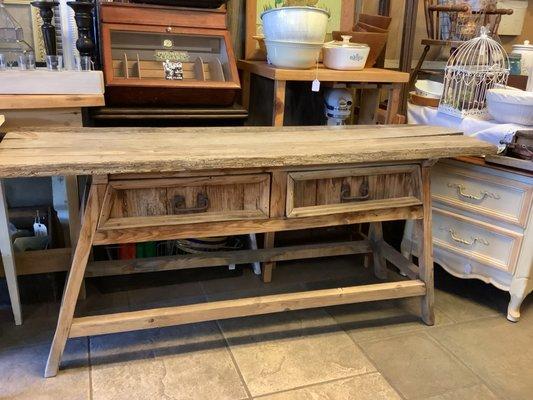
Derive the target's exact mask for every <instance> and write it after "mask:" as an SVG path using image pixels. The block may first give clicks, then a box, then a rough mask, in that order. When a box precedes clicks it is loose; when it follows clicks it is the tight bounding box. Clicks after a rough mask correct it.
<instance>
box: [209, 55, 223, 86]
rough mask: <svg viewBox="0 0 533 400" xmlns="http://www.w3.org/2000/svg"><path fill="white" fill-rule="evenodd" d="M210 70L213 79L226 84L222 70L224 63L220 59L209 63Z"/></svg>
mask: <svg viewBox="0 0 533 400" xmlns="http://www.w3.org/2000/svg"><path fill="white" fill-rule="evenodd" d="M209 69H210V72H211V79H212V80H214V81H219V82H226V78H224V70H223V69H222V63H221V62H220V59H218V58H215V59H213V60H212V61H210V62H209Z"/></svg>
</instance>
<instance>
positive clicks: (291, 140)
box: [0, 125, 496, 178]
mask: <svg viewBox="0 0 533 400" xmlns="http://www.w3.org/2000/svg"><path fill="white" fill-rule="evenodd" d="M495 151H496V148H495V147H494V146H492V145H490V144H488V143H485V142H482V141H480V140H477V139H473V138H470V137H466V136H462V135H461V133H460V132H458V131H456V130H450V129H448V128H442V127H433V126H424V125H403V126H393V125H390V126H386V125H383V126H376V125H373V126H344V127H326V126H316V127H281V128H275V127H231V128H219V127H216V128H64V129H56V128H49V129H47V130H24V131H14V132H8V133H7V134H6V135H5V137H4V138H3V140H2V141H1V142H0V177H1V178H7V177H25V176H54V175H84V174H88V175H96V174H117V173H144V172H169V171H186V170H200V169H203V170H205V169H219V168H262V167H264V168H268V167H278V166H291V165H298V166H306V165H324V164H344V163H346V164H348V163H369V162H386V161H404V160H422V159H432V158H449V157H455V156H458V155H461V156H464V155H482V154H494V153H495Z"/></svg>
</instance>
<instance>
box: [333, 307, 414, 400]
mask: <svg viewBox="0 0 533 400" xmlns="http://www.w3.org/2000/svg"><path fill="white" fill-rule="evenodd" d="M325 311H326V313H327V314H328V315H329V316H330V317H331V318H332V319H333V320H334V321H335V323H336V324H337V325H338V326H339V328H340V329H341V330H342V331H343V332H344V333H345V334H346V335H348V337H349V338H350V340H351V341H352V343H353V344H354V345H355V347H357V348H358V349H359V350H361V353H363V355H364V356H365V357H366V359H367V360H368V361H369V362H370V364H372V366H373V367H374V368H375V369H376V372H378V373H379V374H380V375H381V376H382V377H383V379H384V380H385V382H387V383H388V384H389V386H390V387H391V388H392V389H394V391H395V392H396V393H397V394H398V396H400V398H402V399H404V400H405V399H406V397H405V396H404V394H403V393H402V392H400V390H398V388H397V387H396V386H395V385H393V384H392V383H391V382H390V381H389V380H388V379H387V377H386V376H385V374H384V373H383V371H382V370H381V369H380V368H378V366H377V365H376V364H375V363H374V361H373V360H372V358H370V357H369V356H368V354H367V353H366V351H364V349H363V348H362V347H361V346H359V344H358V343H357V342H356V341H355V339H354V338H353V337H352V335H350V333H349V332H348V331H346V329H344V327H343V326H342V325H341V324H339V323H338V322H337V320H336V319H335V317H334V316H333V315H332V314H331V313H330V312H329V311H328V309H327V308H326V309H325Z"/></svg>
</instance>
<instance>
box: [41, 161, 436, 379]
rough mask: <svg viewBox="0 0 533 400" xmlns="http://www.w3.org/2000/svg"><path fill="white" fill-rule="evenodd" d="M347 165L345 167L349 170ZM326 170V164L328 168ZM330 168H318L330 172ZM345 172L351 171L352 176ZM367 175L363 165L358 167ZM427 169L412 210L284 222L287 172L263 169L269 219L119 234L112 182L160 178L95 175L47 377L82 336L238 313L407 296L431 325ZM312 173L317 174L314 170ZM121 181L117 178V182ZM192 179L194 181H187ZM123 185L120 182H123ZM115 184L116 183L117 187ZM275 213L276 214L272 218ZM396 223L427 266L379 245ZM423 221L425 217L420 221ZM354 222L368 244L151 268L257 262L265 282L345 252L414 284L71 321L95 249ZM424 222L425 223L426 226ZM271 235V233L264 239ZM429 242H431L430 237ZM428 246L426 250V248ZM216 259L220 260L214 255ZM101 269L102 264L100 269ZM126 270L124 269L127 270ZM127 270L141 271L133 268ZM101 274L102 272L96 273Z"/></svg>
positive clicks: (202, 258) (249, 253)
mask: <svg viewBox="0 0 533 400" xmlns="http://www.w3.org/2000/svg"><path fill="white" fill-rule="evenodd" d="M348 167H349V166H348ZM329 168H331V167H329ZM329 168H328V167H323V169H324V171H325V172H326V173H327V171H328V170H329ZM353 168H355V166H353V167H352V169H347V171H349V172H352V173H353V172H354V170H353ZM377 168H385V173H386V172H388V171H389V170H390V169H391V168H400V169H402V170H406V169H409V170H413V169H414V170H417V169H418V168H419V167H418V166H415V165H412V166H400V167H387V166H385V167H376V169H377ZM363 169H364V170H365V171H364V172H367V171H366V169H365V168H363ZM427 170H429V167H427V166H422V171H423V173H422V182H421V184H422V187H423V188H424V189H423V195H422V204H419V205H416V206H410V205H403V204H389V205H388V207H387V208H385V209H383V210H376V209H374V210H369V211H353V210H352V211H350V212H345V213H343V214H330V215H322V216H318V217H308V218H305V217H304V218H290V219H289V218H287V217H285V216H284V212H283V211H280V210H283V206H284V204H285V203H286V201H287V199H286V197H287V188H286V184H284V182H287V179H288V172H287V171H283V170H267V172H269V174H270V175H271V184H272V187H271V190H270V199H269V200H270V201H269V203H270V205H269V208H270V212H269V214H270V216H271V217H270V218H269V219H266V220H249V221H243V220H240V221H235V222H234V221H220V222H213V223H189V224H183V225H171V224H170V225H169V223H168V222H166V221H164V220H160V221H159V224H160V225H159V226H153V224H149V225H150V226H149V227H146V228H144V227H143V226H142V225H141V226H139V227H136V226H129V227H125V228H123V229H119V230H103V229H102V228H101V218H102V217H103V216H104V218H105V215H106V211H105V208H106V207H107V206H106V204H108V203H106V202H107V201H108V200H107V199H108V198H109V193H110V187H111V185H113V184H114V183H115V182H118V184H119V185H120V184H121V182H122V184H125V185H126V186H127V187H143V186H146V185H148V186H150V187H151V186H153V184H154V183H155V181H158V180H157V179H154V177H153V174H152V175H150V177H149V178H148V179H147V182H146V183H143V182H142V180H132V181H124V180H122V179H121V177H120V175H118V176H113V175H109V176H98V177H95V178H94V179H93V184H92V186H91V189H90V193H89V198H88V200H87V206H86V209H85V212H84V217H83V222H82V227H81V232H80V236H79V241H78V245H77V247H76V251H75V253H74V257H73V260H72V268H71V272H70V274H69V277H68V281H67V284H66V288H65V292H64V294H63V301H62V306H61V310H60V315H59V321H58V325H57V329H56V333H55V335H54V340H53V342H52V347H51V349H50V354H49V357H48V362H47V365H46V370H45V376H46V377H51V376H55V375H56V374H57V372H58V369H59V363H60V360H61V356H62V353H63V350H64V348H65V344H66V341H67V339H68V338H75V337H81V336H87V335H100V334H107V333H116V332H124V331H131V330H138V329H148V328H155V327H164V326H172V325H179V324H186V323H194V322H201V321H209V320H215V319H226V318H233V317H238V316H248V315H258V314H265V313H275V312H282V311H287V310H299V309H304V308H313V307H323V306H330V305H337V304H348V303H357V302H364V301H375V300H385V299H395V298H404V297H421V299H422V316H423V317H422V318H423V320H424V322H425V323H426V324H428V325H432V324H433V323H434V315H433V275H432V263H431V253H432V250H431V240H430V239H431V236H430V231H428V228H430V217H429V215H430V208H427V206H428V202H431V198H430V197H429V195H428V194H429V172H427ZM311 173H312V174H316V173H317V172H311ZM240 176H241V175H228V176H221V177H220V178H227V179H232V178H238V177H240ZM117 179H118V180H117ZM192 179H193V180H194V179H197V178H192ZM159 181H161V183H162V185H163V186H164V185H165V184H167V185H168V184H169V181H168V179H165V178H162V179H160V180H159ZM124 182H125V183H124ZM115 185H116V183H115ZM276 215H279V217H276ZM398 219H417V221H421V222H420V229H421V231H422V233H423V236H422V237H424V240H423V241H422V244H421V248H422V249H423V251H424V252H425V254H426V257H425V259H424V260H425V262H426V264H424V263H422V264H421V266H420V267H417V266H416V265H414V264H411V263H410V262H409V261H408V260H406V259H403V258H402V256H401V254H400V253H399V252H397V251H396V250H394V249H393V248H392V247H390V246H389V245H387V244H386V243H385V242H384V241H383V234H382V229H381V221H387V220H398ZM420 219H422V220H420ZM356 222H371V230H370V234H369V237H368V239H363V240H360V241H354V242H345V243H335V244H326V245H324V244H319V245H306V246H294V247H293V246H291V247H286V248H278V249H274V248H273V243H268V244H267V246H265V248H264V249H262V250H244V251H234V252H230V253H226V254H224V255H222V254H220V255H218V254H211V255H209V254H207V255H197V256H192V257H184V258H183V259H181V260H179V259H178V260H170V259H168V258H164V259H162V260H159V262H157V263H156V264H154V265H153V269H152V270H168V269H182V268H198V267H205V266H213V265H219V264H221V263H228V262H229V263H237V262H241V263H242V262H246V261H249V260H254V261H262V262H263V263H264V264H263V279H264V280H266V281H268V280H270V279H271V277H272V269H271V266H272V263H274V262H276V261H282V260H293V259H298V258H300V259H306V258H313V257H325V256H332V255H344V254H365V253H369V252H374V270H375V273H376V275H377V276H378V277H380V278H385V277H386V275H387V273H386V261H385V260H389V261H390V262H393V263H395V265H396V266H397V267H398V268H399V269H400V270H401V271H404V272H405V274H406V275H407V276H409V277H411V278H412V279H411V280H409V281H400V282H386V283H379V284H374V285H363V286H350V287H340V288H334V289H323V290H313V291H306V292H297V293H288V294H279V295H272V296H259V297H252V298H242V299H235V300H226V301H216V302H207V303H200V304H193V305H187V306H179V307H166V308H159V309H151V310H143V311H135V312H125V313H118V314H110V315H99V316H92V317H81V318H74V309H75V306H76V300H77V298H78V296H79V291H80V287H81V283H82V280H83V278H84V276H85V273H86V269H87V266H88V258H89V254H90V251H91V248H92V246H93V245H96V244H104V243H106V244H119V243H129V242H137V241H147V240H165V239H179V238H187V237H195V236H196V237H201V236H219V235H225V234H238V233H241V232H243V233H244V232H246V233H252V232H254V233H255V232H267V233H269V232H274V231H280V230H292V229H302V228H311V227H323V226H333V225H345V224H351V223H356ZM428 224H429V225H428ZM267 237H268V236H267ZM428 238H429V240H428ZM428 246H429V247H428ZM219 256H220V258H219ZM100 267H106V266H104V265H101V266H100ZM117 268H118V269H119V270H122V271H123V270H124V265H122V266H121V265H118V266H114V271H115V272H116V271H117ZM126 268H128V267H126ZM130 272H131V273H135V272H140V271H130ZM97 273H98V272H97ZM100 273H102V269H101V268H100Z"/></svg>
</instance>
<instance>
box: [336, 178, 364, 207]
mask: <svg viewBox="0 0 533 400" xmlns="http://www.w3.org/2000/svg"><path fill="white" fill-rule="evenodd" d="M351 191H352V189H351V187H350V184H349V183H343V184H342V186H341V203H349V202H352V201H364V200H368V199H369V198H370V193H369V191H368V180H366V179H365V180H364V181H363V183H362V184H361V187H360V188H359V193H360V196H350V192H351Z"/></svg>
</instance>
